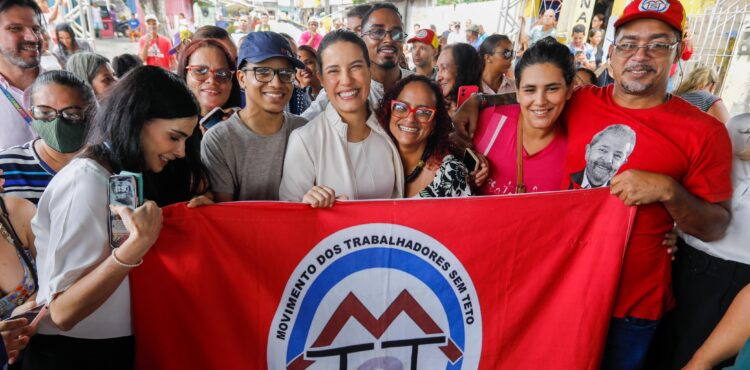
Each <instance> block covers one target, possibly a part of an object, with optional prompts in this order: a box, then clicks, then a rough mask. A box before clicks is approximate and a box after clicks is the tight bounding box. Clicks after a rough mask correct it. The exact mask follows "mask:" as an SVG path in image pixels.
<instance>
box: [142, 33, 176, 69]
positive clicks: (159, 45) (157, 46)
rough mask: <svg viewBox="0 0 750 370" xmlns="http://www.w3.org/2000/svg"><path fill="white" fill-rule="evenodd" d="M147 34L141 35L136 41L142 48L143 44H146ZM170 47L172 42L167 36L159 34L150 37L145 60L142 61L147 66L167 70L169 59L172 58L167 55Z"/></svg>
mask: <svg viewBox="0 0 750 370" xmlns="http://www.w3.org/2000/svg"><path fill="white" fill-rule="evenodd" d="M146 40H148V35H146V36H143V37H141V39H140V40H139V41H138V45H139V47H140V49H141V50H143V45H144V44H146ZM171 48H172V42H171V41H169V39H168V38H166V37H164V36H161V35H159V37H157V38H155V39H152V40H151V41H150V42H149V44H148V52H147V53H146V60H145V61H144V62H145V63H146V65H148V66H157V67H162V68H164V69H166V70H169V60H170V58H172V56H171V55H169V49H171Z"/></svg>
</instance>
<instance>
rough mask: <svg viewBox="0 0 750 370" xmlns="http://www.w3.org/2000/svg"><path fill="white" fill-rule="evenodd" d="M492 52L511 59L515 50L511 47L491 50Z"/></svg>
mask: <svg viewBox="0 0 750 370" xmlns="http://www.w3.org/2000/svg"><path fill="white" fill-rule="evenodd" d="M492 54H500V55H502V56H503V58H505V59H507V60H511V59H513V55H514V54H515V52H514V51H513V50H512V49H503V50H497V51H493V52H492Z"/></svg>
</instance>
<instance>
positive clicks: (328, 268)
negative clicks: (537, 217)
mask: <svg viewBox="0 0 750 370" xmlns="http://www.w3.org/2000/svg"><path fill="white" fill-rule="evenodd" d="M481 351H482V315H481V312H480V309H479V300H478V297H477V294H476V290H475V289H474V284H473V283H472V280H471V278H470V276H469V274H468V273H467V271H466V270H465V269H464V267H463V266H462V265H461V263H460V262H459V260H458V259H457V258H456V257H455V256H454V255H453V254H452V253H451V252H450V251H449V250H448V249H447V248H446V247H445V246H443V245H441V244H440V243H439V242H438V241H436V240H435V239H433V238H431V237H430V236H428V235H425V234H424V233H422V232H419V231H417V230H414V229H411V228H408V227H404V226H400V225H393V224H366V225H359V226H354V227H351V228H348V229H344V230H341V231H338V232H336V233H335V234H332V235H330V236H328V237H327V238H325V239H324V240H323V241H321V242H320V243H319V244H318V245H317V246H315V248H313V249H312V250H311V251H310V252H309V253H308V254H307V256H305V257H304V258H303V259H302V261H300V263H299V264H298V265H297V268H296V269H295V270H294V272H293V273H292V275H291V276H290V278H289V280H288V282H287V285H286V288H285V289H284V294H283V296H282V298H281V301H280V303H279V306H278V308H277V310H276V314H275V316H274V319H273V322H272V324H271V329H270V333H269V337H268V368H269V369H274V370H275V369H288V370H297V369H311V370H312V369H327V370H330V369H358V370H375V369H386V370H390V369H393V370H397V369H410V368H411V369H417V368H419V369H470V370H475V369H477V368H478V366H479V356H480V354H481Z"/></svg>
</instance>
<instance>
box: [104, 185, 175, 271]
mask: <svg viewBox="0 0 750 370" xmlns="http://www.w3.org/2000/svg"><path fill="white" fill-rule="evenodd" d="M109 207H110V209H111V210H112V212H114V213H117V214H118V215H119V216H120V217H121V218H122V222H123V223H124V224H125V228H126V229H128V231H129V232H130V237H129V238H128V240H127V241H126V242H125V243H124V244H123V245H122V246H121V247H120V248H119V249H118V251H117V258H118V259H120V260H122V261H123V262H125V263H128V264H136V263H137V262H138V261H140V260H141V259H142V258H143V256H144V255H146V252H148V250H149V249H150V248H151V246H152V245H154V243H155V242H156V239H158V238H159V232H160V231H161V226H162V222H163V218H162V211H161V208H159V206H157V205H156V203H154V202H153V201H150V200H148V201H146V202H144V203H143V205H141V206H140V207H138V208H136V209H135V210H132V209H130V208H128V207H125V206H119V205H110V206H109Z"/></svg>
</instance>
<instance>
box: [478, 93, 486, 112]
mask: <svg viewBox="0 0 750 370" xmlns="http://www.w3.org/2000/svg"><path fill="white" fill-rule="evenodd" d="M475 95H476V96H477V97H478V98H479V109H480V110H482V109H484V108H487V95H485V94H482V93H477V94H475Z"/></svg>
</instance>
